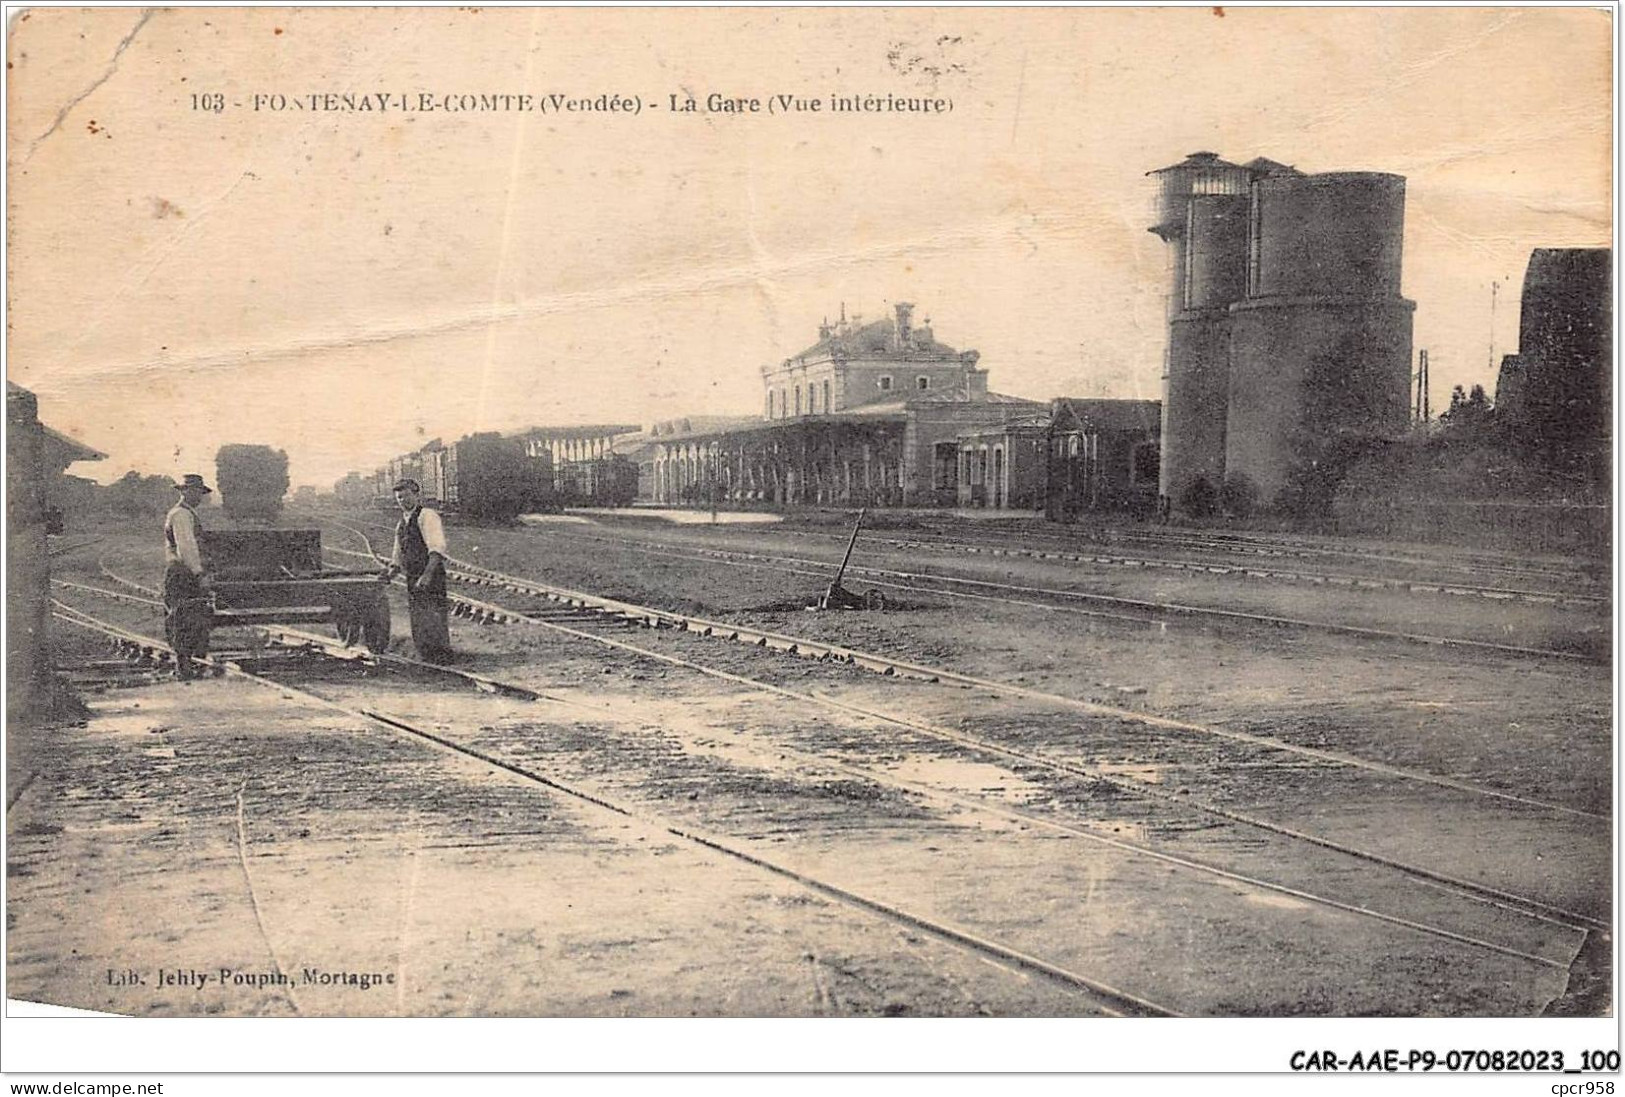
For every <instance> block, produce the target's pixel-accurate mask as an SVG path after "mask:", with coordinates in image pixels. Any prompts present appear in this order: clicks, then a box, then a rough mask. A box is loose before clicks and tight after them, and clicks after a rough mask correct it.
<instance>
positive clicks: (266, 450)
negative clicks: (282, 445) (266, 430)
mask: <svg viewBox="0 0 1625 1097" xmlns="http://www.w3.org/2000/svg"><path fill="white" fill-rule="evenodd" d="M214 469H215V477H216V486H217V487H218V488H219V489H220V506H221V509H223V510H224V511H225V513H226V517H228V518H233V519H240V518H246V519H250V520H254V521H262V522H272V521H275V520H276V518H277V516H278V515H280V514H281V513H282V497H283V496H284V495H286V494H287V492H288V455H287V454H286V453H285V452H283V451H282V450H279V449H278V450H274V449H272V448H271V447H270V446H254V445H242V444H232V445H225V446H221V447H220V450H219V452H217V453H216V454H215V456H214Z"/></svg>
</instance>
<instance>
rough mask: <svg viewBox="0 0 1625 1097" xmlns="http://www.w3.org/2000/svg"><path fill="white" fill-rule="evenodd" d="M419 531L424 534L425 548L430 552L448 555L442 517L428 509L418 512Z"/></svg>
mask: <svg viewBox="0 0 1625 1097" xmlns="http://www.w3.org/2000/svg"><path fill="white" fill-rule="evenodd" d="M418 531H419V532H420V533H422V534H423V547H424V548H426V549H428V550H429V551H430V552H436V553H439V554H440V556H441V558H442V559H444V558H445V555H446V531H445V530H444V529H442V528H441V526H440V515H438V514H436V513H435V512H434V511H432V510H430V509H429V508H427V507H424V508H423V509H422V510H420V511H419V512H418Z"/></svg>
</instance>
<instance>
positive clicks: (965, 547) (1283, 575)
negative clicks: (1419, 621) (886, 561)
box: [820, 534, 1611, 608]
mask: <svg viewBox="0 0 1625 1097" xmlns="http://www.w3.org/2000/svg"><path fill="white" fill-rule="evenodd" d="M820 536H824V535H820ZM831 540H838V538H835V537H833V535H831ZM1023 540H1027V538H1023ZM865 541H866V542H867V543H868V544H870V545H874V544H880V545H884V546H886V547H888V548H893V549H900V550H907V551H918V550H922V549H923V550H927V551H931V552H943V553H957V554H960V555H965V556H985V557H1012V558H1016V557H1019V558H1025V559H1029V560H1042V561H1055V562H1058V563H1071V564H1094V565H1102V566H1108V567H1122V568H1138V569H1141V570H1160V571H1172V572H1185V573H1188V574H1195V575H1218V576H1227V577H1232V578H1236V579H1258V580H1268V581H1271V582H1282V583H1295V584H1300V585H1306V586H1319V587H1328V588H1339V587H1340V588H1344V589H1348V590H1387V591H1399V592H1402V593H1406V594H1427V595H1448V596H1451V597H1456V598H1482V599H1485V600H1488V601H1494V602H1523V603H1527V604H1529V605H1544V606H1560V607H1573V608H1603V607H1606V606H1608V605H1609V604H1610V602H1611V599H1610V598H1609V597H1608V596H1607V595H1603V594H1588V593H1579V592H1574V591H1562V590H1530V589H1523V588H1514V587H1490V586H1481V585H1475V584H1471V583H1463V582H1460V581H1449V580H1440V579H1414V578H1396V577H1392V576H1383V575H1361V574H1353V573H1338V572H1323V571H1305V570H1303V569H1301V568H1291V569H1288V568H1281V567H1274V566H1264V565H1262V564H1251V563H1248V564H1234V563H1222V562H1214V561H1211V560H1189V559H1173V558H1168V557H1160V556H1126V555H1121V554H1118V553H1111V552H1102V551H1099V550H1093V551H1080V550H1078V549H1077V548H1075V547H1071V546H1068V547H1042V548H1033V547H1018V546H1013V545H1011V544H1010V543H1008V542H1005V543H1003V544H999V543H993V542H987V541H984V542H983V543H981V544H974V543H965V540H964V539H962V538H956V539H953V540H949V539H946V538H942V539H937V538H929V539H922V538H917V537H916V538H897V537H890V536H886V535H884V534H881V535H876V534H870V535H869V536H868V537H867V538H865ZM1217 551H1229V550H1217Z"/></svg>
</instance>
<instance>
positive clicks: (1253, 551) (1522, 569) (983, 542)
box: [782, 525, 1597, 596]
mask: <svg viewBox="0 0 1625 1097" xmlns="http://www.w3.org/2000/svg"><path fill="white" fill-rule="evenodd" d="M782 532H784V533H786V534H788V535H791V536H798V537H809V538H818V539H828V540H832V541H838V540H841V539H842V538H843V537H844V535H843V534H837V533H825V532H821V531H817V530H784V531H782ZM1000 533H1002V534H1003V536H999V535H998V534H1000ZM875 536H876V537H877V538H881V539H888V540H892V541H896V542H898V543H900V544H906V545H908V546H909V547H914V548H921V547H932V548H936V547H942V548H949V549H958V548H960V547H961V546H963V545H964V544H966V543H967V542H970V543H972V544H973V547H975V548H979V549H981V550H982V551H984V552H987V551H990V550H991V549H993V548H1000V547H1006V546H1008V545H1009V543H1010V542H1011V541H1012V540H1015V539H1018V538H1019V540H1020V541H1021V542H1023V543H1024V544H1030V543H1032V542H1034V541H1037V542H1040V543H1042V544H1043V545H1044V546H1045V547H1046V549H1048V550H1052V551H1059V552H1068V551H1070V552H1073V553H1076V554H1078V555H1081V556H1083V557H1084V558H1085V559H1086V560H1087V559H1089V558H1090V557H1091V553H1094V552H1099V551H1101V550H1102V549H1109V548H1120V547H1122V546H1124V545H1125V544H1138V545H1144V546H1147V547H1148V548H1171V549H1175V550H1184V551H1190V552H1196V553H1207V554H1211V555H1219V556H1242V557H1263V558H1270V559H1299V560H1321V561H1329V560H1341V561H1344V562H1346V564H1349V565H1365V566H1369V567H1372V568H1403V569H1407V570H1411V571H1419V572H1424V573H1428V574H1426V575H1423V576H1405V577H1401V578H1397V579H1396V580H1395V581H1397V582H1409V581H1414V580H1417V579H1420V580H1421V581H1423V582H1424V583H1427V582H1438V583H1442V584H1444V585H1449V586H1457V585H1462V580H1461V579H1437V576H1438V575H1441V574H1442V575H1454V576H1466V577H1469V578H1471V577H1482V576H1485V575H1489V576H1497V577H1500V578H1501V579H1503V580H1506V581H1509V582H1521V583H1527V582H1541V583H1556V584H1567V585H1569V586H1579V587H1586V586H1591V587H1594V586H1596V585H1597V580H1596V578H1595V577H1594V576H1593V575H1592V574H1589V573H1587V572H1586V571H1583V570H1577V569H1575V568H1573V567H1570V566H1567V565H1562V564H1557V563H1541V562H1538V561H1530V560H1525V559H1520V558H1518V557H1513V556H1508V555H1504V554H1498V553H1488V552H1477V551H1473V550H1466V549H1441V550H1440V551H1438V552H1435V553H1434V554H1431V555H1423V554H1416V553H1407V552H1403V551H1380V550H1374V549H1370V548H1362V547H1359V546H1355V545H1332V544H1327V543H1325V542H1317V541H1311V540H1306V539H1301V538H1290V537H1267V536H1263V535H1249V534H1243V533H1208V534H1203V533H1200V532H1197V531H1189V532H1179V531H1174V530H1150V529H1141V530H1127V529H1104V530H1098V531H1090V532H1089V533H1065V532H1062V531H1061V530H1060V529H1058V528H1056V527H1053V526H1049V527H1044V528H1042V529H1037V530H1034V529H1020V530H1013V529H1010V528H1008V527H1006V528H1005V529H1003V530H999V531H994V530H977V529H966V528H965V527H964V526H963V525H959V526H955V527H954V528H953V529H952V531H951V533H946V532H945V533H944V534H942V535H937V534H936V532H935V531H934V530H930V529H927V530H925V531H921V532H919V533H912V534H909V535H908V536H888V535H886V534H884V533H880V532H879V531H876V534H875ZM1040 551H1044V550H1040ZM1362 578H1383V577H1382V576H1362ZM1465 585H1466V586H1467V587H1470V588H1471V587H1484V584H1482V583H1472V582H1467V583H1465ZM1485 589H1488V590H1499V589H1501V588H1499V587H1486V588H1485ZM1551 593H1554V594H1559V595H1560V596H1561V594H1562V592H1551ZM1568 593H1572V594H1578V593H1579V592H1578V591H1570V592H1568Z"/></svg>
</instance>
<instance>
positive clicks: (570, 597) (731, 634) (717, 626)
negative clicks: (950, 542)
mask: <svg viewBox="0 0 1625 1097" xmlns="http://www.w3.org/2000/svg"><path fill="white" fill-rule="evenodd" d="M356 532H357V533H358V535H359V536H361V537H363V539H365V537H366V535H365V533H364V531H356ZM481 571H482V572H483V574H481V573H469V572H465V571H463V570H462V567H461V566H456V567H454V568H453V577H454V578H457V579H459V581H466V582H472V583H474V584H475V585H478V586H486V587H497V588H500V589H504V590H508V591H510V592H512V593H521V594H524V593H529V594H532V595H536V596H539V597H542V598H543V599H545V600H546V601H548V602H549V603H556V602H564V603H566V604H570V605H574V606H577V607H592V608H596V609H597V610H598V611H599V613H600V614H602V615H605V616H607V617H611V618H615V619H620V620H623V621H624V620H636V621H637V622H638V623H640V624H642V625H643V626H644V627H646V628H652V629H671V630H677V631H682V632H685V633H689V634H698V635H701V636H705V635H710V636H712V637H717V636H721V637H724V638H728V639H736V640H741V641H743V642H746V643H749V644H751V645H752V646H755V647H764V648H772V649H777V650H780V651H783V652H786V653H790V654H796V655H799V656H802V657H804V658H814V659H820V660H825V661H829V660H837V661H839V662H841V663H851V664H856V665H859V666H866V667H867V669H871V670H878V671H880V672H881V673H888V672H890V673H892V674H897V673H898V671H899V668H901V671H902V673H903V674H905V675H907V676H910V677H914V678H920V679H923V680H926V681H959V682H962V683H967V684H973V685H976V686H979V687H987V688H990V689H993V690H996V691H1001V692H1005V693H1007V695H1011V696H1036V697H1042V698H1044V699H1046V700H1055V701H1060V702H1062V703H1063V704H1066V705H1068V706H1070V707H1073V708H1075V709H1081V710H1083V711H1086V712H1090V713H1092V714H1107V715H1110V716H1112V717H1115V718H1120V719H1124V720H1128V721H1133V722H1136V723H1140V724H1142V725H1143V726H1147V727H1150V728H1153V729H1160V730H1168V731H1182V732H1198V733H1208V734H1211V735H1213V736H1214V737H1216V738H1219V739H1222V740H1225V741H1229V742H1232V743H1242V744H1246V745H1247V746H1248V747H1250V748H1254V749H1261V750H1266V751H1276V750H1279V751H1281V752H1285V753H1288V754H1294V755H1298V756H1302V757H1307V758H1313V759H1315V760H1317V761H1319V762H1322V763H1328V764H1331V765H1334V766H1343V767H1349V768H1352V769H1356V770H1360V771H1364V772H1367V773H1373V774H1381V775H1383V776H1385V777H1398V778H1402V779H1409V780H1414V781H1418V782H1420V783H1422V784H1424V785H1434V786H1437V787H1442V788H1447V789H1451V790H1453V791H1456V792H1462V793H1466V794H1469V795H1471V796H1475V797H1481V798H1484V799H1486V800H1491V801H1497V802H1502V803H1506V804H1510V805H1516V806H1517V807H1518V808H1519V809H1525V810H1533V811H1536V812H1539V813H1544V814H1548V815H1555V816H1566V817H1568V818H1571V819H1577V820H1581V821H1584V822H1586V823H1588V824H1603V825H1606V819H1605V818H1604V817H1602V816H1599V815H1596V814H1594V813H1590V812H1585V811H1581V810H1578V809H1574V808H1570V807H1567V806H1565V805H1557V804H1551V803H1547V802H1545V801H1540V800H1536V799H1534V798H1531V797H1525V796H1520V795H1517V794H1515V793H1507V792H1503V791H1500V790H1495V789H1488V788H1484V787H1481V786H1477V785H1470V784H1467V783H1465V782H1457V781H1454V780H1452V779H1449V778H1442V777H1439V776H1437V775H1434V774H1427V773H1420V772H1417V771H1408V770H1401V769H1399V768H1398V767H1391V766H1386V765H1383V764H1381V763H1371V762H1368V761H1367V760H1364V759H1359V758H1354V757H1351V756H1347V755H1341V754H1338V753H1337V752H1330V751H1320V750H1316V749H1314V748H1304V747H1296V746H1294V745H1293V744H1288V743H1282V742H1280V741H1278V740H1270V739H1265V738H1262V737H1258V736H1250V735H1246V734H1244V733H1237V732H1229V731H1226V730H1224V729H1213V728H1204V727H1202V726H1201V725H1194V724H1187V723H1183V722H1180V721H1171V720H1162V719H1160V718H1157V717H1154V716H1148V715H1147V714H1144V713H1139V712H1134V711H1132V710H1125V709H1115V708H1111V707H1109V706H1101V705H1098V704H1095V703H1092V702H1079V701H1076V700H1074V699H1070V698H1064V697H1059V696H1058V695H1051V694H1044V693H1042V692H1041V691H1034V690H1030V689H1027V688H1026V687H1019V686H1013V685H1011V684H1008V683H997V682H991V681H986V680H982V679H976V678H972V677H969V676H963V675H956V674H954V673H953V672H947V671H941V670H938V669H936V668H928V667H921V666H917V665H913V664H907V663H899V662H897V661H895V660H890V659H887V658H885V657H882V656H877V655H873V654H865V653H857V652H849V651H847V649H841V648H833V647H831V646H829V645H823V644H818V643H813V642H805V641H802V642H799V643H798V641H797V639H796V638H794V637H787V636H781V635H777V634H772V633H757V632H753V631H752V630H741V629H739V628H737V627H736V626H731V625H724V624H721V623H717V622H711V623H702V622H700V621H697V620H695V619H693V618H683V617H681V615H674V614H669V613H666V612H664V611H659V610H651V609H649V608H648V607H637V606H631V605H629V604H626V603H618V602H614V601H612V600H608V599H598V598H595V597H594V596H590V595H582V594H579V593H577V592H562V591H559V590H558V589H557V588H548V587H545V586H544V585H542V584H531V583H529V582H528V581H526V580H522V579H519V578H518V577H514V576H501V575H500V574H498V573H492V572H488V571H484V569H481ZM537 592H540V593H539V595H538V594H537ZM453 599H454V602H460V603H461V604H462V605H463V607H464V610H465V612H467V613H470V614H477V615H478V619H481V620H486V621H494V622H507V623H521V624H528V625H538V626H541V627H544V628H547V629H550V630H553V631H556V632H560V633H563V634H565V635H567V636H571V637H574V638H578V639H584V640H589V641H593V642H596V643H599V644H603V645H607V646H610V647H613V648H616V649H618V650H621V651H624V652H627V653H630V654H635V655H639V656H642V657H645V658H650V659H654V660H656V661H659V662H663V663H666V664H667V665H671V666H679V667H683V668H685V669H688V670H691V671H694V672H697V673H700V674H704V675H707V676H709V677H712V678H715V679H719V680H723V681H728V682H731V683H734V684H736V685H742V686H746V687H748V688H751V689H757V690H761V691H764V692H766V693H769V694H772V695H774V696H779V697H784V698H788V699H791V700H794V701H796V702H798V703H802V704H808V705H817V706H820V707H822V708H825V709H828V710H831V711H835V712H840V713H844V714H846V715H847V716H855V717H858V718H861V719H866V720H870V721H874V722H876V723H879V724H881V725H884V726H887V727H890V728H892V729H894V730H895V729H906V730H907V731H909V732H916V733H920V734H923V735H925V736H926V737H928V738H929V739H932V740H935V741H937V742H939V743H947V744H952V745H954V746H956V747H961V748H967V749H971V750H974V751H979V752H983V753H985V754H988V755H990V756H993V757H997V758H1000V759H1004V760H1007V761H1009V762H1015V763H1018V764H1021V765H1027V766H1037V767H1040V768H1041V769H1043V770H1046V771H1049V772H1051V773H1053V774H1056V775H1060V776H1063V777H1066V778H1073V779H1083V780H1088V781H1092V782H1099V783H1100V784H1102V785H1105V786H1110V787H1112V788H1115V789H1117V790H1119V791H1121V792H1125V793H1128V794H1130V795H1133V796H1135V797H1137V798H1140V799H1142V800H1146V801H1151V802H1160V803H1162V804H1164V805H1167V804H1175V805H1177V806H1179V807H1181V808H1186V809H1189V810H1191V811H1195V812H1198V813H1200V814H1202V815H1205V816H1207V817H1209V818H1212V819H1222V820H1224V821H1225V822H1226V823H1231V824H1236V825H1239V826H1242V827H1245V828H1251V829H1253V830H1256V831H1259V832H1263V833H1268V834H1272V835H1275V836H1278V837H1281V838H1285V839H1289V840H1290V841H1292V842H1297V843H1303V844H1305V845H1308V846H1313V847H1316V848H1319V849H1324V850H1327V851H1330V852H1332V853H1336V854H1339V855H1342V856H1346V857H1350V858H1352V859H1354V860H1357V861H1362V862H1365V863H1367V864H1375V865H1380V866H1383V867H1385V868H1391V869H1395V870H1397V871H1399V872H1401V873H1403V874H1405V875H1406V876H1408V877H1410V878H1411V879H1412V880H1425V881H1428V882H1430V883H1432V884H1437V885H1441V886H1444V887H1446V888H1450V889H1453V890H1456V891H1458V892H1459V893H1461V894H1464V895H1471V896H1474V897H1475V898H1476V899H1478V900H1480V901H1483V902H1487V903H1490V904H1496V905H1504V906H1505V907H1506V908H1507V909H1511V910H1516V911H1519V912H1521V913H1524V914H1529V915H1531V916H1534V917H1541V918H1553V919H1555V920H1556V921H1558V922H1560V923H1562V924H1566V925H1570V926H1575V927H1583V928H1587V929H1594V930H1601V929H1605V928H1606V926H1607V922H1606V921H1605V920H1603V919H1598V918H1594V917H1591V916H1589V915H1587V914H1584V913H1581V912H1577V911H1573V910H1567V909H1564V908H1562V907H1561V906H1558V905H1554V904H1550V903H1545V902H1543V901H1541V900H1538V899H1534V898H1532V897H1529V896H1524V895H1518V894H1515V893H1511V892H1507V891H1505V890H1502V889H1498V888H1495V887H1491V886H1488V885H1486V884H1484V883H1482V882H1479V881H1472V880H1466V879H1463V878H1460V877H1458V876H1455V875H1452V874H1449V873H1444V872H1439V871H1434V870H1430V869H1428V868H1426V867H1423V866H1419V865H1415V864H1412V863H1407V862H1405V861H1402V860H1399V859H1396V858H1394V857H1390V856H1385V855H1382V854H1380V853H1376V852H1374V851H1372V850H1370V849H1365V848H1361V847H1358V846H1354V845H1351V844H1350V843H1348V842H1345V841H1338V840H1335V839H1331V838H1328V837H1326V836H1323V835H1320V834H1314V833H1310V832H1307V831H1304V830H1301V829H1296V828H1293V827H1289V826H1283V825H1281V824H1278V823H1275V822H1272V821H1270V820H1267V819H1264V818H1260V817H1258V816H1257V815H1254V814H1250V813H1248V812H1245V811H1240V810H1236V809H1234V808H1232V807H1227V806H1225V805H1223V804H1220V803H1215V802H1212V801H1211V800H1203V799H1200V798H1197V797H1191V796H1189V795H1183V794H1179V793H1170V792H1168V791H1167V790H1165V789H1161V788H1158V787H1157V786H1156V785H1155V784H1153V783H1149V782H1146V781H1140V780H1135V779H1132V778H1128V777H1124V776H1122V775H1121V774H1114V773H1110V772H1107V771H1106V770H1104V769H1102V768H1101V767H1098V766H1090V765H1087V764H1080V763H1077V762H1073V761H1070V760H1068V759H1064V758H1058V757H1054V756H1052V755H1050V754H1049V753H1047V752H1045V751H1040V750H1031V749H1023V748H1016V747H1011V746H1010V745H1008V744H1005V743H1001V742H997V741H995V740H991V739H989V738H987V737H985V736H978V735H974V734H967V733H965V732H963V731H959V730H956V729H952V728H948V727H945V726H942V725H940V724H935V723H932V722H930V721H928V720H925V719H921V718H918V717H916V716H912V715H909V716H905V715H899V714H897V713H895V712H889V711H885V710H882V709H878V708H874V707H872V706H865V705H856V704H852V703H849V702H846V701H841V700H837V699H835V698H833V697H829V696H825V695H822V694H819V693H813V692H808V691H803V690H795V689H790V688H787V687H784V686H780V685H776V684H774V683H771V682H766V681H763V680H761V679H759V678H753V677H750V676H748V675H743V674H736V673H733V672H731V671H727V670H721V669H718V668H715V667H712V666H707V665H705V664H703V663H700V662H697V661H695V660H693V659H687V658H683V657H680V656H675V655H672V654H669V653H666V652H661V651H657V650H654V649H651V648H648V647H643V646H639V645H635V644H632V643H629V642H627V641H626V640H624V639H621V638H618V637H613V636H605V635H602V634H601V633H598V632H595V631H592V630H591V629H590V628H586V627H572V626H567V625H560V624H556V623H550V622H547V621H544V620H542V619H540V618H532V617H530V616H529V615H528V614H527V613H526V612H524V611H523V610H521V609H517V608H515V607H513V606H508V605H500V604H497V603H493V602H487V601H484V600H481V599H474V598H469V597H467V596H464V595H454V596H453ZM707 629H709V630H710V631H709V632H707V631H706V630H707ZM718 630H720V631H718ZM801 644H805V645H806V646H804V647H803V646H801Z"/></svg>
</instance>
